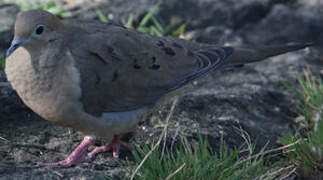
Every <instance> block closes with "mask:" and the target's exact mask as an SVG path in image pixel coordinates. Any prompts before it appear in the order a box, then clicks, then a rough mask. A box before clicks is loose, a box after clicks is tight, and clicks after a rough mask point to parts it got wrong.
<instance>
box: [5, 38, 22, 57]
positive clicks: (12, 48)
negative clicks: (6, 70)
mask: <svg viewBox="0 0 323 180" xmlns="http://www.w3.org/2000/svg"><path fill="white" fill-rule="evenodd" d="M24 41H25V40H13V41H12V42H11V46H10V48H9V49H8V50H7V53H6V58H8V57H9V56H10V55H11V54H12V53H13V52H14V51H15V50H16V49H17V48H18V47H19V46H20V45H21V44H22V43H23V42H24Z"/></svg>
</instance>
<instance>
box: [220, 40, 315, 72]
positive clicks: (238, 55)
mask: <svg viewBox="0 0 323 180" xmlns="http://www.w3.org/2000/svg"><path fill="white" fill-rule="evenodd" d="M312 45H313V43H302V44H288V45H274V46H263V47H256V48H235V49H234V52H233V54H232V55H231V56H230V57H228V59H227V61H226V62H227V64H226V65H225V66H226V67H228V66H229V67H230V66H236V65H242V64H247V63H252V62H257V61H261V60H264V59H266V58H268V57H272V56H277V55H280V54H284V53H287V52H291V51H296V50H299V49H303V48H306V47H308V46H312Z"/></svg>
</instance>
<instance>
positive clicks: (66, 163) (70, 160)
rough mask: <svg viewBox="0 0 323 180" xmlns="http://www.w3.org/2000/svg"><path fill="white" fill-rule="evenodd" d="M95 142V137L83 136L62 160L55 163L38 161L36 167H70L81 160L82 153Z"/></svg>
mask: <svg viewBox="0 0 323 180" xmlns="http://www.w3.org/2000/svg"><path fill="white" fill-rule="evenodd" d="M94 142H95V137H92V136H85V137H84V139H83V141H82V142H81V144H80V145H78V146H77V148H76V149H75V150H74V151H73V152H72V153H71V154H70V155H69V156H68V157H67V158H66V159H65V160H63V161H59V162H56V163H38V164H37V166H38V167H71V166H72V165H74V164H76V163H79V162H80V161H82V154H83V153H84V152H85V151H86V150H87V149H88V148H89V147H90V146H91V145H92V144H93V143H94Z"/></svg>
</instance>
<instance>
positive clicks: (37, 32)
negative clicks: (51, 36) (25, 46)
mask: <svg viewBox="0 0 323 180" xmlns="http://www.w3.org/2000/svg"><path fill="white" fill-rule="evenodd" d="M44 32H45V26H44V25H42V24H39V25H37V26H36V28H35V30H34V35H36V36H39V35H42V34H43V33H44Z"/></svg>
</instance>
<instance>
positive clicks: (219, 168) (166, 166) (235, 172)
mask: <svg viewBox="0 0 323 180" xmlns="http://www.w3.org/2000/svg"><path fill="white" fill-rule="evenodd" d="M199 142H200V144H198V145H195V146H193V147H191V146H190V145H187V144H185V143H183V142H182V143H181V145H180V147H179V148H177V149H176V150H173V151H170V150H165V152H164V156H163V157H161V153H160V151H159V150H158V148H156V149H154V150H153V151H152V152H151V154H150V155H149V157H148V158H147V159H146V161H145V162H144V164H143V165H142V167H141V168H140V169H139V171H137V173H136V174H135V175H134V179H137V180H149V179H173V180H183V179H190V180H200V179H204V180H226V179H255V178H258V177H261V176H262V175H264V174H266V172H267V171H268V170H269V167H266V166H265V165H264V159H263V156H255V157H254V158H250V157H251V155H250V156H248V158H250V159H249V160H246V158H245V157H243V156H240V152H241V150H242V149H241V148H238V149H235V150H233V151H231V150H230V149H229V148H228V146H227V145H226V144H225V143H224V141H223V140H222V141H221V142H219V143H220V149H219V153H216V152H214V151H212V150H211V149H210V147H209V144H208V142H207V141H206V140H203V139H202V138H201V136H200V139H199ZM253 148H254V147H253ZM150 151H151V147H150V146H148V145H146V146H143V147H137V149H136V151H134V153H133V155H134V157H135V161H136V164H137V166H138V165H139V164H140V163H141V162H142V157H143V156H144V155H146V154H148V153H149V152H150ZM252 151H253V149H252ZM248 158H247V159H248Z"/></svg>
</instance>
